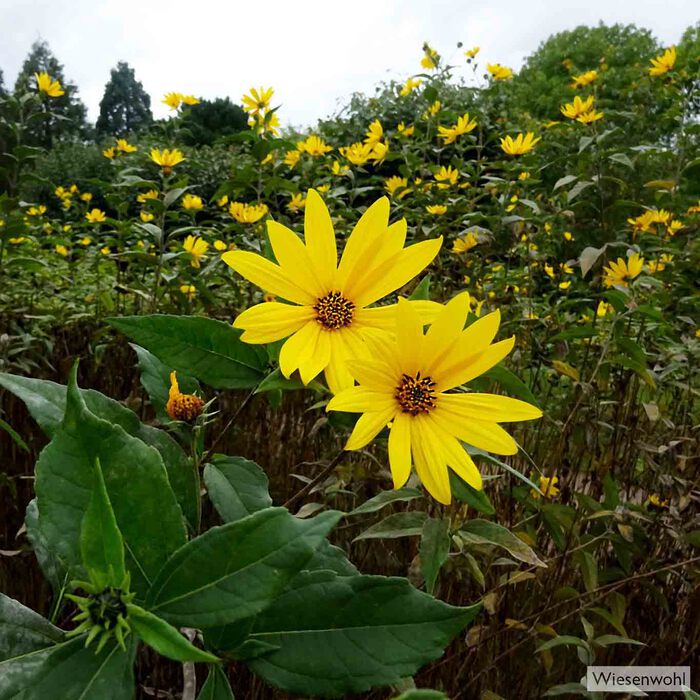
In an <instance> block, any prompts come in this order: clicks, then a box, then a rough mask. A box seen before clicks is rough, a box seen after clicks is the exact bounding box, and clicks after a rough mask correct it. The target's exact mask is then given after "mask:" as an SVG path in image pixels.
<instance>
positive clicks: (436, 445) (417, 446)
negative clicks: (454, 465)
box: [411, 416, 452, 505]
mask: <svg viewBox="0 0 700 700" xmlns="http://www.w3.org/2000/svg"><path fill="white" fill-rule="evenodd" d="M411 450H412V452H413V461H414V463H415V465H416V471H417V472H418V476H419V477H420V480H421V482H422V483H423V486H425V488H426V489H427V490H428V493H430V495H431V496H432V497H433V498H435V499H436V500H437V501H439V502H440V503H444V504H445V505H449V504H450V502H451V501H452V493H451V491H450V478H449V473H448V471H447V463H446V460H445V457H444V455H443V454H442V448H441V446H440V441H439V439H438V438H437V436H436V434H435V432H434V431H433V430H431V429H430V427H429V425H428V424H427V423H426V422H425V421H424V420H423V419H422V416H417V417H416V418H413V419H412V420H411Z"/></svg>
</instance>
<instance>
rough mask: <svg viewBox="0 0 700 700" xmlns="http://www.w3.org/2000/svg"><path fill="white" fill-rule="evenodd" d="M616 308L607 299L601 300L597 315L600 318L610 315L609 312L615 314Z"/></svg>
mask: <svg viewBox="0 0 700 700" xmlns="http://www.w3.org/2000/svg"><path fill="white" fill-rule="evenodd" d="M614 313H615V309H614V307H613V305H612V304H608V303H607V302H605V301H602V300H601V301H599V302H598V306H597V307H596V310H595V315H596V316H597V317H598V318H603V317H604V316H608V315H609V314H614Z"/></svg>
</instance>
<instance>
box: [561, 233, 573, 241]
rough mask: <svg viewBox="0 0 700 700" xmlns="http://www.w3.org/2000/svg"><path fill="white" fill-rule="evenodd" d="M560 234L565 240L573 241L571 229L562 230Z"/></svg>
mask: <svg viewBox="0 0 700 700" xmlns="http://www.w3.org/2000/svg"><path fill="white" fill-rule="evenodd" d="M562 235H563V236H564V240H565V241H573V240H574V236H573V234H572V233H571V231H564V233H563V234H562Z"/></svg>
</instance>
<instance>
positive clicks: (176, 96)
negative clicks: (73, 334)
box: [161, 92, 182, 110]
mask: <svg viewBox="0 0 700 700" xmlns="http://www.w3.org/2000/svg"><path fill="white" fill-rule="evenodd" d="M161 102H162V103H163V104H164V105H167V106H168V107H170V109H172V110H176V109H177V108H178V107H179V106H180V105H181V104H182V94H181V93H179V92H166V93H165V95H164V96H163V99H162V100H161Z"/></svg>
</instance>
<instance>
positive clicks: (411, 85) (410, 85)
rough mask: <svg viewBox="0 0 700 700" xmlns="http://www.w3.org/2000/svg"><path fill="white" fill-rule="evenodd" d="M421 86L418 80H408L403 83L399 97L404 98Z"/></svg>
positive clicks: (420, 81)
mask: <svg viewBox="0 0 700 700" xmlns="http://www.w3.org/2000/svg"><path fill="white" fill-rule="evenodd" d="M422 84H423V81H422V80H419V79H418V78H408V80H406V82H405V83H404V85H403V87H402V88H401V90H400V91H399V94H400V95H401V97H406V96H407V95H410V94H411V93H412V92H413V91H414V90H417V89H418V88H419V87H420V86H421V85H422Z"/></svg>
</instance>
